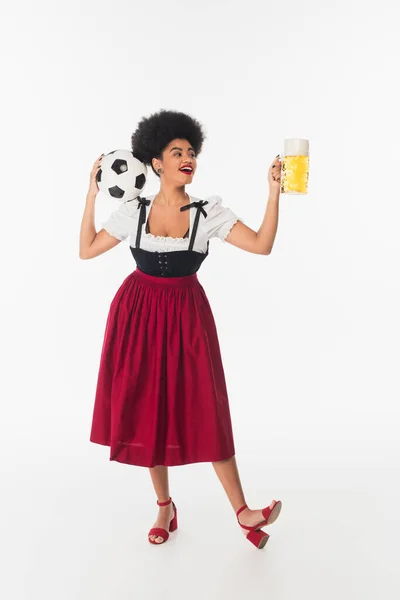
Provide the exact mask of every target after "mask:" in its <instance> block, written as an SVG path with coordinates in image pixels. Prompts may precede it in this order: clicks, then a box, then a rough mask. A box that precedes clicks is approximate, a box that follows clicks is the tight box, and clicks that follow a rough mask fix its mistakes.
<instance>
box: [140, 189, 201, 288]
mask: <svg viewBox="0 0 400 600" xmlns="http://www.w3.org/2000/svg"><path fill="white" fill-rule="evenodd" d="M137 200H138V209H140V214H139V219H138V228H137V233H136V243H135V247H134V248H133V247H132V246H129V247H130V250H131V252H132V256H133V258H134V259H135V262H136V265H137V267H138V269H140V271H142V272H143V273H147V274H148V275H155V276H157V277H185V276H186V275H193V273H196V271H198V270H199V268H200V266H201V264H202V262H203V260H204V259H205V258H206V257H207V256H208V246H209V242H207V252H197V251H196V250H193V245H194V240H195V237H196V233H197V228H198V224H199V219H200V215H201V214H202V215H203V216H204V217H207V213H206V211H205V210H204V208H203V206H204V205H206V204H208V201H207V200H201V201H199V202H192V203H191V204H186V205H185V206H181V208H180V210H181V211H183V210H187V209H190V208H193V207H195V208H197V212H196V216H195V220H194V225H193V231H192V235H191V237H190V241H189V249H188V250H173V251H170V252H162V251H156V252H154V251H153V252H152V251H150V250H143V248H140V239H141V235H142V227H143V225H144V224H145V222H146V206H148V205H149V204H150V200H147V199H146V198H141V197H140V196H139V197H138V198H137ZM186 235H187V234H185V237H186Z"/></svg>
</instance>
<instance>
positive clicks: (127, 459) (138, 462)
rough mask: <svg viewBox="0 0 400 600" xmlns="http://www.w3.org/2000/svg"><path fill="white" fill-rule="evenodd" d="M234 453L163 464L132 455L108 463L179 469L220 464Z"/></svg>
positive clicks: (115, 458) (111, 458) (112, 457)
mask: <svg viewBox="0 0 400 600" xmlns="http://www.w3.org/2000/svg"><path fill="white" fill-rule="evenodd" d="M90 442H91V443H92V444H99V445H101V446H108V447H110V444H109V443H107V442H100V441H94V440H90ZM235 454H236V452H235V449H233V450H230V451H229V452H228V454H227V455H226V456H225V455H221V454H219V455H214V456H208V457H206V456H203V457H201V458H200V457H198V458H194V457H193V458H186V459H183V460H179V461H171V460H166V461H163V462H154V461H150V462H149V461H146V460H140V459H139V458H136V459H135V458H133V456H132V454H131V455H130V456H129V457H125V458H123V457H122V456H110V458H109V461H110V462H118V463H121V464H125V465H131V466H133V467H146V468H153V467H157V466H163V467H181V466H184V465H193V464H196V463H205V462H220V461H223V460H228V459H229V458H232V457H233V456H235Z"/></svg>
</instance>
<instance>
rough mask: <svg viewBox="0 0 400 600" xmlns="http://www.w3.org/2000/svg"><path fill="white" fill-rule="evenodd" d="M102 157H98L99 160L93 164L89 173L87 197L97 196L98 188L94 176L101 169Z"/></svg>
mask: <svg viewBox="0 0 400 600" xmlns="http://www.w3.org/2000/svg"><path fill="white" fill-rule="evenodd" d="M103 156H104V154H102V155H101V156H99V158H98V159H97V160H96V161H95V162H94V164H93V168H92V170H91V172H90V184H89V191H88V195H93V196H97V194H98V192H99V186H98V185H97V181H96V175H97V172H98V170H99V169H100V167H101V161H102V158H103Z"/></svg>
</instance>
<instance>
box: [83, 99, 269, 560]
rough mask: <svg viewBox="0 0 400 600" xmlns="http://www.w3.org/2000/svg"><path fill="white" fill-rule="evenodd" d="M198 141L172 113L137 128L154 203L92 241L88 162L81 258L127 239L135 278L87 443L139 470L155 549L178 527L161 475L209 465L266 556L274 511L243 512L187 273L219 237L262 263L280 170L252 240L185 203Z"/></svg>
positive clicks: (144, 202) (212, 341)
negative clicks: (143, 471) (145, 478)
mask: <svg viewBox="0 0 400 600" xmlns="http://www.w3.org/2000/svg"><path fill="white" fill-rule="evenodd" d="M204 137H205V136H204V133H203V130H202V126H201V125H200V123H199V122H198V121H197V120H196V119H194V118H192V117H191V116H189V115H187V114H185V113H181V112H178V111H167V110H161V111H159V112H157V113H155V114H152V115H151V116H150V117H147V118H143V119H142V121H141V122H140V123H139V125H138V127H137V129H136V131H135V132H134V134H133V135H132V151H133V154H134V155H135V156H136V157H137V158H138V159H139V160H141V161H142V162H143V163H145V164H146V165H149V166H151V168H152V170H153V171H154V173H155V174H156V175H157V176H158V177H159V178H160V189H159V191H158V193H157V194H155V195H152V196H148V197H146V198H141V197H138V198H135V199H134V200H132V201H127V202H122V203H121V205H120V207H119V208H118V209H117V210H115V211H114V212H113V213H112V214H111V216H110V217H109V219H108V220H107V221H106V222H105V223H103V228H102V229H101V230H100V231H99V232H98V233H96V230H95V226H94V203H95V198H96V195H97V192H98V187H97V183H96V174H97V171H98V169H99V168H100V166H101V160H102V156H103V155H102V156H101V157H100V158H99V159H98V160H97V161H96V162H95V163H94V165H93V169H92V172H91V177H90V187H89V192H88V195H87V199H86V208H85V212H84V215H83V219H82V226H81V236H80V258H83V259H88V258H94V257H95V256H99V255H100V254H102V253H104V252H106V251H107V250H110V249H111V248H113V247H114V246H116V245H117V244H119V243H120V241H121V240H124V239H127V238H128V239H129V245H130V250H131V252H132V255H133V258H134V260H135V261H136V265H137V268H136V269H135V270H134V271H133V272H132V273H130V274H129V275H128V276H127V277H126V279H125V280H124V281H123V283H122V284H121V286H120V288H119V289H118V291H117V293H116V295H115V296H114V298H113V300H112V302H111V306H110V311H109V314H108V318H107V323H106V328H105V334H104V341H103V348H102V353H101V359H100V367H99V373H98V381H97V388H96V396H95V402H94V411H93V422H92V430H91V435H90V440H91V441H92V442H94V443H98V444H104V445H107V446H110V460H116V461H119V462H122V463H126V464H131V465H138V466H145V467H148V468H149V469H150V475H151V478H152V482H153V485H154V490H155V493H156V495H157V504H158V506H159V513H158V517H157V520H156V522H155V523H154V527H153V528H152V529H151V530H150V532H149V536H148V539H149V541H150V542H151V543H153V544H160V543H163V542H165V541H166V540H167V539H168V537H169V531H174V530H175V529H176V528H177V510H176V506H175V504H174V502H172V499H171V497H170V493H169V483H168V466H177V465H183V464H189V463H196V462H205V461H207V462H211V463H212V464H213V467H214V469H215V471H216V473H217V476H218V477H219V479H220V481H221V483H222V485H223V487H224V489H225V491H226V493H227V496H228V498H229V501H230V502H231V505H232V507H233V509H234V511H235V512H236V516H237V521H238V523H239V525H240V526H241V527H242V531H243V532H244V533H245V535H246V537H247V538H248V539H249V540H250V541H251V542H252V543H253V544H254V545H255V546H256V547H257V548H262V547H264V545H265V543H266V541H267V540H268V537H269V536H268V534H267V533H266V532H264V531H262V530H261V527H263V526H265V525H268V524H270V523H272V522H273V521H275V520H276V518H277V517H278V515H279V512H280V510H281V502H280V501H276V500H273V501H272V502H271V504H270V505H269V506H268V507H266V508H264V509H260V510H251V509H250V508H248V506H247V504H246V502H245V498H244V494H243V490H242V487H241V482H240V479H239V474H238V469H237V465H236V460H235V448H234V441H233V432H232V424H231V416H230V410H229V402H228V395H227V389H226V383H225V376H224V370H223V365H222V359H221V354H220V347H219V342H218V335H217V330H216V326H215V322H214V318H213V314H212V311H211V307H210V305H209V302H208V299H207V296H206V294H205V291H204V289H203V287H202V286H201V284H200V282H199V281H198V278H197V271H198V269H199V268H200V266H201V263H202V262H203V260H204V259H205V258H206V257H207V255H208V250H209V240H210V238H212V237H218V238H220V239H221V240H222V241H227V242H229V243H231V244H233V245H234V246H237V247H238V248H242V249H243V250H247V251H248V252H252V253H255V254H265V255H267V254H269V253H270V252H271V249H272V245H273V242H274V238H275V234H276V229H277V222H278V202H279V194H280V171H281V164H280V161H279V160H278V158H277V159H276V160H275V161H274V162H273V164H272V165H271V167H270V168H269V172H268V181H269V186H270V195H269V200H268V206H267V210H266V214H265V217H264V220H263V223H262V225H261V227H260V229H259V231H258V232H256V231H253V230H252V229H251V228H249V227H247V226H246V225H245V224H244V223H243V221H242V219H240V218H239V217H238V216H237V215H236V214H235V213H234V212H233V211H232V210H231V209H229V208H227V207H224V206H223V205H222V203H221V198H220V197H219V196H209V197H208V198H207V199H205V200H201V199H198V198H195V197H193V196H189V195H188V194H187V193H186V191H185V187H186V185H188V184H190V183H192V181H193V177H194V175H195V172H196V168H197V157H198V155H199V154H200V152H201V149H202V145H203V141H204Z"/></svg>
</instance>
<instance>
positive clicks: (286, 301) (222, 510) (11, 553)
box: [0, 0, 400, 600]
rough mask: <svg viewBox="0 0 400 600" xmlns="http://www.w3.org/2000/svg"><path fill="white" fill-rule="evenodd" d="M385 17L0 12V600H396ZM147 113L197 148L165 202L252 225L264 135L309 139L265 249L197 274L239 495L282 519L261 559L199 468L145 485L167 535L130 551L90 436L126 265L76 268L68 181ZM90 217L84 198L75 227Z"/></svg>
mask: <svg viewBox="0 0 400 600" xmlns="http://www.w3.org/2000/svg"><path fill="white" fill-rule="evenodd" d="M399 18H400V12H399V9H398V4H397V3H396V2H395V1H394V0H393V1H392V2H389V1H381V2H372V1H366V0H364V1H363V2H361V1H356V0H346V2H344V1H343V0H339V1H338V0H336V1H335V2H334V3H333V2H332V3H327V2H320V1H319V2H318V1H316V0H314V1H303V2H297V1H294V0H288V1H287V2H284V3H282V2H274V3H273V2H265V1H259V2H256V1H255V0H247V1H246V2H244V3H238V2H237V3H236V2H232V1H228V0H225V1H213V2H212V1H209V0H202V1H201V2H197V3H190V2H189V3H188V2H176V1H175V0H169V1H167V2H161V1H160V0H154V1H152V2H148V3H147V2H142V3H137V2H132V1H130V2H129V1H127V0H119V2H115V3H111V2H105V1H101V0H99V1H98V2H88V1H86V2H77V1H73V0H70V1H69V2H64V3H61V2H44V1H39V2H35V3H33V2H32V3H31V2H27V1H25V2H14V3H11V4H10V3H4V4H3V5H2V8H1V25H0V27H1V31H0V33H1V35H0V40H1V41H0V44H1V48H0V49H1V56H2V79H3V92H2V110H1V136H2V143H1V164H2V165H3V169H2V192H1V198H2V208H1V216H2V227H1V242H2V277H1V280H2V294H1V302H2V307H1V334H2V335H1V349H2V362H1V364H2V385H1V402H2V418H1V431H0V433H1V436H0V439H1V479H0V486H1V515H0V519H1V532H0V533H1V535H0V538H1V551H2V554H4V556H2V557H1V558H2V560H1V564H2V576H1V581H0V587H1V590H0V591H1V592H2V593H1V595H2V597H4V598H6V599H7V600H36V599H37V600H39V599H40V600H48V599H49V600H50V599H51V600H54V599H57V600H64V599H65V600H72V599H73V600H81V599H82V600H83V599H85V600H92V599H93V600H94V599H95V600H103V599H114V598H118V600H125V599H128V598H129V599H131V598H135V599H138V600H147V599H153V598H168V599H169V598H171V599H174V600H181V599H182V600H186V599H187V598H193V599H196V600H200V599H201V600H203V599H204V598H207V599H210V600H211V599H212V600H214V599H215V600H217V599H218V600H220V599H221V598H225V597H226V598H243V597H249V598H250V597H251V596H253V597H259V598H264V597H268V598H271V600H292V599H293V598H299V597H301V598H308V599H309V600H311V599H313V600H314V599H316V600H317V599H318V600H320V599H321V598H324V600H330V599H335V600H336V598H338V597H340V598H352V599H360V600H369V599H371V600H372V599H374V600H375V599H376V598H378V597H379V598H385V600H389V599H392V598H393V599H394V598H398V597H399V593H400V584H399V575H398V572H397V573H396V569H397V567H398V537H399V533H400V531H399V500H400V494H399V487H398V480H399V459H398V457H399V455H400V452H399V399H400V394H399V391H400V390H399V387H400V386H399V380H398V377H399V339H400V326H399V314H398V310H399V305H400V294H399V266H398V263H399V250H400V248H399V246H400V242H399V209H398V202H399V184H398V172H399V134H400V131H399V101H400V97H399V91H398V65H399V50H400V43H399V34H398V31H399ZM160 108H170V109H177V110H183V111H185V112H188V113H189V114H192V115H193V116H195V117H196V118H197V119H199V120H200V121H201V122H202V123H203V124H204V127H205V130H206V133H207V140H206V142H205V144H204V149H203V152H202V153H201V155H200V156H199V162H198V171H197V174H196V176H195V179H194V182H193V184H192V185H191V186H190V187H188V189H187V191H188V192H189V193H191V194H193V195H196V196H200V197H203V196H206V195H208V194H214V193H216V194H220V195H221V196H222V197H223V200H224V204H225V205H227V206H230V207H231V208H232V209H233V210H234V211H236V212H237V213H238V214H239V215H240V216H241V217H243V218H244V220H245V222H246V224H247V225H249V226H250V227H252V228H253V229H255V230H257V229H258V227H259V226H260V224H261V221H262V218H263V215H264V211H265V208H266V202H267V197H268V183H267V172H268V167H269V165H270V164H271V162H272V161H273V159H274V157H275V156H276V155H277V154H278V152H282V150H283V140H284V138H285V137H305V138H308V139H309V140H310V155H311V156H310V161H311V167H310V187H309V193H308V195H306V196H285V195H282V196H281V199H280V216H279V228H278V233H277V237H276V241H275V245H274V248H273V251H272V253H271V254H270V255H269V256H257V255H252V254H250V253H246V252H243V251H240V250H239V249H237V248H235V247H233V246H231V245H230V244H222V243H221V242H220V241H219V240H217V239H216V240H213V242H212V243H211V244H210V256H209V257H208V259H207V260H206V261H205V263H204V264H203V266H202V267H201V270H200V272H199V279H200V281H201V283H202V285H203V286H204V287H205V289H206V292H207V294H208V297H209V300H210V302H211V305H212V308H213V311H214V316H215V319H216V322H217V326H218V331H219V335H220V343H221V349H222V353H223V359H224V365H225V371H226V378H227V383H228V390H229V394H230V404H231V412H232V418H233V425H234V433H235V444H236V452H237V454H236V456H237V461H238V465H239V470H240V474H241V478H242V483H243V487H244V491H245V495H246V499H247V502H248V504H249V505H250V507H251V508H261V507H264V506H267V505H268V504H269V503H270V502H271V500H272V499H273V498H277V499H281V500H282V502H283V508H282V513H281V516H280V517H279V519H278V521H277V522H276V523H275V524H274V525H272V526H271V527H270V528H268V532H269V533H270V536H271V538H270V540H269V542H268V544H267V546H266V547H265V549H264V550H262V551H257V550H256V549H255V548H254V546H252V545H251V544H250V543H249V542H248V541H247V540H246V539H245V537H244V535H243V534H242V532H241V530H240V529H239V527H238V525H237V523H236V517H235V514H234V512H233V511H232V508H231V506H230V504H229V502H228V500H227V497H226V496H225V493H224V491H223V488H222V487H221V484H220V483H219V481H218V479H217V477H216V475H215V473H214V471H213V468H212V466H211V465H210V464H195V465H187V466H184V467H181V468H176V467H175V468H171V469H170V485H171V489H170V491H171V496H172V498H173V499H174V501H175V502H176V504H177V507H178V519H179V530H178V532H177V533H174V534H172V536H171V539H170V540H169V541H168V543H166V544H163V545H162V546H161V547H156V546H153V545H150V544H149V543H148V542H147V532H148V530H149V529H150V527H151V526H152V525H153V523H154V521H155V518H156V515H157V507H156V498H155V494H154V490H153V489H152V485H151V480H150V475H149V472H148V470H147V469H144V468H141V467H131V466H127V465H122V464H119V463H114V462H109V460H108V453H109V450H108V448H106V447H102V446H97V445H94V444H91V443H90V442H89V433H90V425H91V417H92V409H93V399H94V391H95V384H96V377H97V368H98V361H99V358H100V351H101V344H102V338H103V333H104V326H105V319H106V316H107V312H108V308H109V304H110V302H111V300H112V298H113V296H114V294H115V292H116V290H117V289H118V287H119V285H120V284H121V283H122V281H123V279H124V278H125V277H126V276H127V275H128V274H129V273H130V272H131V271H132V270H133V269H134V267H135V265H134V262H133V259H132V256H131V254H130V252H129V247H128V245H127V244H126V243H122V244H119V245H118V246H117V247H116V248H114V249H113V250H111V251H110V252H107V253H106V254H104V255H102V256H100V257H97V258H96V259H94V260H90V261H82V260H80V259H79V257H78V252H79V229H80V222H81V217H82V214H83V209H84V203H85V197H86V192H87V188H88V184H89V174H90V170H91V168H92V165H93V163H94V161H95V160H96V158H97V157H98V156H99V155H100V154H101V153H102V152H104V153H107V152H109V151H111V150H113V149H116V148H129V147H130V137H131V134H132V132H133V130H134V129H135V127H136V125H137V123H138V121H139V120H140V119H141V118H142V116H144V115H149V114H150V113H152V112H154V111H156V110H159V109H160ZM157 189H158V180H156V178H155V177H154V176H153V175H152V178H151V179H150V181H149V184H148V186H146V188H145V193H146V194H151V193H156V191H157ZM115 208H116V203H115V202H113V201H111V200H109V199H107V198H106V197H105V196H104V195H102V194H101V193H100V194H99V195H98V197H97V200H96V225H97V226H99V223H100V222H101V221H102V220H103V219H105V218H106V217H107V216H108V214H109V213H110V212H111V211H112V210H114V209H115Z"/></svg>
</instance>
